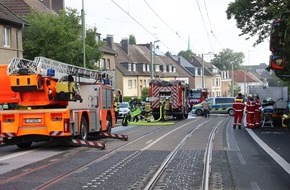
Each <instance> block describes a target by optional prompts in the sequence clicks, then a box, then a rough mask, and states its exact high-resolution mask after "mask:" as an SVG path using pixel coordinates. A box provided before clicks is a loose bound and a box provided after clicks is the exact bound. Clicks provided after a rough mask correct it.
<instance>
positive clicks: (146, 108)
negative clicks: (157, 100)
mask: <svg viewBox="0 0 290 190" xmlns="http://www.w3.org/2000/svg"><path fill="white" fill-rule="evenodd" d="M144 116H145V120H146V121H148V122H149V121H151V118H152V109H151V105H150V102H149V101H146V102H145V105H144Z"/></svg>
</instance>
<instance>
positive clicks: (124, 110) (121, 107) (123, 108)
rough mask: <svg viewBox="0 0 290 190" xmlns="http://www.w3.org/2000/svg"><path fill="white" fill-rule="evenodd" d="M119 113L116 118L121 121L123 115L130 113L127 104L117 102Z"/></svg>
mask: <svg viewBox="0 0 290 190" xmlns="http://www.w3.org/2000/svg"><path fill="white" fill-rule="evenodd" d="M118 105H119V113H118V116H117V118H120V119H123V118H124V115H125V114H127V113H129V112H130V105H129V102H119V103H118Z"/></svg>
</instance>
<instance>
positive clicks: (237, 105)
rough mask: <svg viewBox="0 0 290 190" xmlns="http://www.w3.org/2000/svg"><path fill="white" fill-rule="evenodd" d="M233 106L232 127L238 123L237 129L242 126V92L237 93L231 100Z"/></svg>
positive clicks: (243, 104)
mask: <svg viewBox="0 0 290 190" xmlns="http://www.w3.org/2000/svg"><path fill="white" fill-rule="evenodd" d="M233 108H234V123H233V128H234V129H235V128H236V126H237V125H238V127H239V129H241V126H242V119H243V112H244V108H245V103H244V100H243V96H242V93H239V94H238V96H237V97H236V99H235V100H234V102H233Z"/></svg>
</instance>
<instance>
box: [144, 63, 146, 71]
mask: <svg viewBox="0 0 290 190" xmlns="http://www.w3.org/2000/svg"><path fill="white" fill-rule="evenodd" d="M145 71H146V64H145V63H143V72H145Z"/></svg>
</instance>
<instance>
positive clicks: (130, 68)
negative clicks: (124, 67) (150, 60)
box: [128, 63, 132, 71]
mask: <svg viewBox="0 0 290 190" xmlns="http://www.w3.org/2000/svg"><path fill="white" fill-rule="evenodd" d="M128 71H132V65H131V63H129V64H128Z"/></svg>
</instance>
